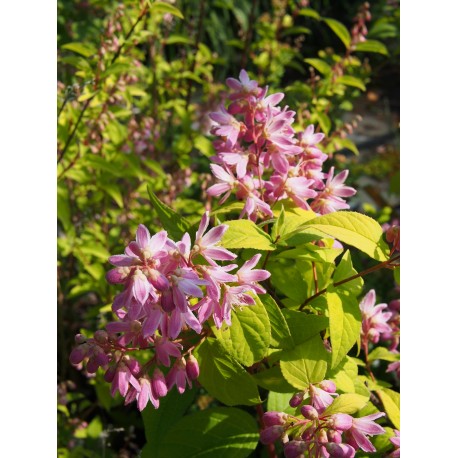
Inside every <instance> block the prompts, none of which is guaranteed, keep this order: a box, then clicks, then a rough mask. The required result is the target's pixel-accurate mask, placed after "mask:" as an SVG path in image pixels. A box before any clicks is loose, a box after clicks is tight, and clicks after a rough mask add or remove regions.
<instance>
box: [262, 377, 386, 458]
mask: <svg viewBox="0 0 458 458" xmlns="http://www.w3.org/2000/svg"><path fill="white" fill-rule="evenodd" d="M333 396H334V397H338V396H339V395H338V394H337V393H336V386H335V384H334V383H333V382H332V381H330V380H323V382H321V383H320V384H318V386H315V385H310V386H309V387H308V389H306V390H305V391H303V392H300V393H296V394H295V395H294V396H293V397H292V398H291V401H290V405H291V407H297V408H299V407H300V409H299V410H300V416H299V414H297V415H290V414H287V413H285V412H266V413H265V414H264V416H263V423H264V429H263V430H262V432H261V441H262V442H263V443H264V444H271V443H274V442H275V441H277V440H281V441H282V443H283V446H284V454H285V457H286V458H300V457H304V456H315V457H320V458H321V457H323V458H329V457H332V458H353V457H354V456H355V454H356V451H357V450H359V449H361V450H363V451H365V452H375V451H376V449H375V447H374V446H373V445H372V443H371V442H370V441H369V439H368V438H367V436H374V435H377V434H383V433H384V432H385V430H384V429H383V428H382V427H381V426H380V425H379V424H377V423H375V421H374V420H376V419H377V418H380V417H382V416H384V415H385V413H383V412H377V413H375V414H372V415H368V416H366V417H361V418H354V417H352V416H351V415H348V414H346V413H327V408H328V407H329V406H330V405H331V404H332V402H333V400H334V398H333ZM304 398H307V400H308V401H309V403H306V404H303V405H302V406H301V404H302V403H303V400H304Z"/></svg>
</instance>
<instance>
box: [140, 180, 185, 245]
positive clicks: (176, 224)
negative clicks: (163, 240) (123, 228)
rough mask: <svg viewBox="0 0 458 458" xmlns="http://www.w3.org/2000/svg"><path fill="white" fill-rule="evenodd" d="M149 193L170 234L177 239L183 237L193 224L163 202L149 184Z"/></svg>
mask: <svg viewBox="0 0 458 458" xmlns="http://www.w3.org/2000/svg"><path fill="white" fill-rule="evenodd" d="M148 193H149V197H150V199H151V203H152V204H153V207H154V208H155V209H156V212H157V215H158V217H159V219H160V221H161V223H162V224H163V226H164V229H165V230H166V231H167V232H168V234H169V236H171V237H172V238H174V239H175V240H177V239H181V237H182V236H183V234H184V233H185V232H189V230H190V229H191V224H190V223H189V222H188V221H187V220H186V219H185V218H183V217H181V216H180V215H178V213H176V212H175V211H173V210H172V209H171V208H170V207H168V206H167V205H165V204H163V203H162V202H161V201H160V200H159V199H158V198H157V196H156V194H154V192H153V191H152V190H151V188H150V187H149V186H148Z"/></svg>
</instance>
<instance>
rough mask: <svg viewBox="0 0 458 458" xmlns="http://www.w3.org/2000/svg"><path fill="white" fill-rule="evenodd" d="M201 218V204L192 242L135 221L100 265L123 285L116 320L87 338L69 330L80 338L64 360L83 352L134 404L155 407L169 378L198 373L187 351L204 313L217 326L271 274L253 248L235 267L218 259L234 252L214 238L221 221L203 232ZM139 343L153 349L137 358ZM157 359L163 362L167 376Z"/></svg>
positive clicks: (177, 381)
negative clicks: (118, 250) (119, 247)
mask: <svg viewBox="0 0 458 458" xmlns="http://www.w3.org/2000/svg"><path fill="white" fill-rule="evenodd" d="M208 225H209V214H208V212H207V213H205V214H204V216H203V218H202V220H201V222H200V225H199V228H198V230H197V233H196V238H195V241H194V244H193V245H191V238H190V236H189V234H188V233H186V234H184V236H183V237H182V239H181V240H180V241H179V242H175V241H173V240H171V239H170V238H169V237H168V235H167V232H166V231H161V232H158V233H157V234H155V235H153V236H152V237H151V236H150V233H149V231H148V229H147V228H146V227H145V226H143V225H140V226H139V227H138V230H137V234H136V240H135V241H133V242H130V243H129V245H128V246H127V247H126V249H125V253H124V254H121V255H115V256H111V257H110V259H109V261H110V263H111V264H112V265H114V266H115V268H114V269H112V270H110V271H109V272H108V273H107V280H108V282H110V283H112V284H122V285H123V286H124V290H123V291H122V292H121V293H119V294H118V295H117V296H116V297H115V299H114V301H113V306H112V310H113V312H114V313H115V314H116V315H117V317H118V318H119V320H118V321H115V322H111V323H108V324H107V326H106V331H105V330H100V331H97V332H96V333H95V335H94V337H93V338H92V339H86V338H85V337H84V336H81V335H78V336H77V337H76V343H77V344H79V345H78V346H77V347H76V348H75V349H74V350H73V351H72V353H71V355H70V361H71V362H72V363H73V364H76V365H77V364H80V363H81V362H82V361H83V360H84V359H86V360H87V371H88V372H89V373H94V372H95V371H96V370H97V369H98V368H99V367H101V368H103V369H104V370H105V371H106V372H105V380H106V381H108V382H110V383H111V384H112V385H111V386H112V394H113V395H114V394H115V393H116V392H117V391H119V393H120V394H121V395H122V396H123V397H125V400H126V403H129V402H133V401H135V400H137V405H138V408H139V409H140V410H142V409H143V408H144V407H145V406H146V404H147V403H148V401H151V403H152V404H153V406H154V407H156V408H157V407H158V406H159V398H160V397H162V396H165V395H166V394H167V392H168V391H170V390H171V389H172V387H173V386H176V387H177V389H178V391H179V392H180V393H183V392H184V390H185V389H186V385H189V386H191V383H192V380H194V379H196V378H197V377H198V375H199V366H198V363H197V360H196V359H195V357H194V356H192V354H191V351H192V349H193V348H195V346H196V344H197V343H198V342H199V335H200V339H202V338H205V331H203V324H204V322H205V321H207V320H208V319H210V318H211V317H212V318H213V321H214V323H215V325H216V327H217V328H220V327H221V326H222V324H223V323H224V322H226V323H227V324H228V325H231V312H232V309H233V308H234V307H238V306H240V307H241V306H247V305H248V306H249V305H254V304H255V300H254V298H253V295H255V294H256V293H265V290H264V289H263V288H262V287H261V286H260V285H259V284H258V283H257V282H258V281H263V280H266V279H267V278H268V277H269V276H270V274H269V272H267V271H265V270H262V269H254V267H255V266H256V264H257V263H258V261H259V258H260V255H259V254H257V255H255V256H253V258H251V259H250V260H248V261H246V262H245V263H244V264H243V265H242V267H240V268H238V266H237V264H228V265H224V266H222V265H219V264H218V263H217V262H216V261H233V260H234V259H235V258H236V255H235V254H234V253H232V252H230V251H228V250H226V249H225V248H223V247H221V246H219V242H220V240H221V238H222V236H223V234H224V233H225V231H226V230H227V229H228V226H227V225H219V226H216V227H214V228H212V229H210V230H209V231H208V232H206V231H207V228H208ZM235 269H237V271H236V272H235V273H231V272H232V271H234V270H235ZM180 334H181V335H180ZM178 337H180V338H178ZM196 337H197V339H196ZM138 350H147V351H149V352H152V354H153V356H152V357H151V358H150V359H149V360H148V361H147V362H146V363H145V364H143V366H142V365H141V364H140V363H139V361H138V360H137V359H136V358H134V357H133V356H131V354H130V352H132V351H138ZM172 359H175V361H174V362H173V363H172ZM161 366H163V367H166V368H170V370H169V371H168V372H167V375H166V376H165V375H164V372H163V370H161ZM151 371H153V374H152V375H149V374H150V372H151Z"/></svg>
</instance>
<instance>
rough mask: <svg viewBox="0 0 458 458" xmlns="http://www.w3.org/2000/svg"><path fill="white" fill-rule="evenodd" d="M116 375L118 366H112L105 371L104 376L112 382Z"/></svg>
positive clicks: (107, 380)
mask: <svg viewBox="0 0 458 458" xmlns="http://www.w3.org/2000/svg"><path fill="white" fill-rule="evenodd" d="M115 375H116V366H110V367H109V368H108V369H107V371H106V372H105V375H104V376H103V378H104V380H105V381H106V382H108V383H111V382H112V381H113V379H114V376H115Z"/></svg>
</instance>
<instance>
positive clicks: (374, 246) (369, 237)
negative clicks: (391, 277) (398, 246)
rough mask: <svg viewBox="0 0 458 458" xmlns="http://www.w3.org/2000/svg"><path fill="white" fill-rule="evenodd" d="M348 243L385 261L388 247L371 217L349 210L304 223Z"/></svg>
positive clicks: (374, 257) (381, 232)
mask: <svg viewBox="0 0 458 458" xmlns="http://www.w3.org/2000/svg"><path fill="white" fill-rule="evenodd" d="M309 226H311V227H314V228H315V229H318V230H320V231H322V232H323V233H325V234H328V235H330V236H332V237H335V238H336V239H337V240H340V241H342V242H344V243H348V244H349V245H351V246H354V247H355V248H358V249H359V250H361V251H362V252H364V253H366V254H367V255H369V256H370V257H372V258H373V259H376V260H377V261H386V260H387V259H388V256H389V252H390V250H389V247H388V245H387V244H386V242H385V241H384V240H383V231H382V228H381V226H380V225H379V224H378V223H377V222H376V221H375V220H373V219H372V218H370V217H369V216H366V215H362V214H360V213H356V212H351V211H339V212H334V213H331V214H328V215H322V216H319V217H318V218H315V219H312V220H311V221H308V222H307V223H305V224H304V226H303V227H309Z"/></svg>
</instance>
